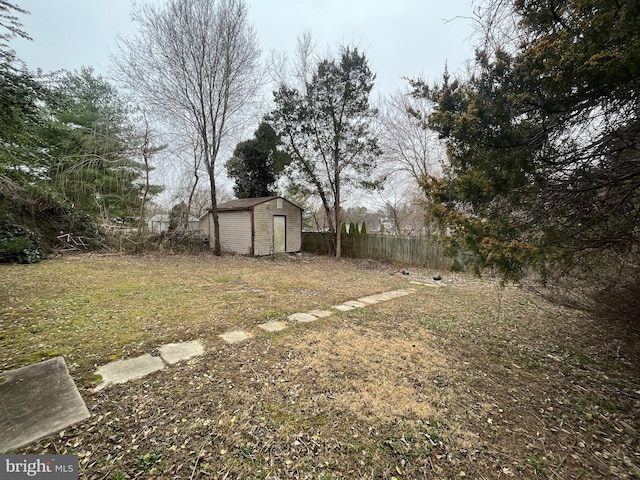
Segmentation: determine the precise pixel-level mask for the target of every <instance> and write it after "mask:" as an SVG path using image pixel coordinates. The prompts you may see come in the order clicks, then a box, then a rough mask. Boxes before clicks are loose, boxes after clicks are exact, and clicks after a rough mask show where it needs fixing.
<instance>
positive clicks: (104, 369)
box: [94, 340, 204, 392]
mask: <svg viewBox="0 0 640 480" xmlns="http://www.w3.org/2000/svg"><path fill="white" fill-rule="evenodd" d="M158 351H159V354H160V356H159V357H156V356H153V355H150V354H148V353H146V354H144V355H141V356H139V357H136V358H128V359H126V360H116V361H115V362H109V363H107V364H106V365H103V366H101V367H100V368H98V370H96V375H100V376H101V377H102V382H101V383H100V384H99V385H98V386H97V387H96V388H95V389H94V391H95V392H98V391H100V390H102V389H103V388H106V387H108V386H110V385H115V384H119V383H126V382H128V381H129V380H136V379H138V378H142V377H145V376H147V375H149V374H150V373H153V372H157V371H158V370H162V369H163V368H164V367H165V363H166V364H167V365H173V364H175V363H178V362H180V361H183V360H188V359H190V358H193V357H196V356H199V355H202V354H203V353H204V347H203V346H202V344H201V343H200V341H199V340H193V341H191V342H179V343H168V344H166V345H162V346H161V347H160V348H159V349H158Z"/></svg>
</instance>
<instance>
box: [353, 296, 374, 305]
mask: <svg viewBox="0 0 640 480" xmlns="http://www.w3.org/2000/svg"><path fill="white" fill-rule="evenodd" d="M358 301H359V302H362V303H366V304H367V305H374V304H376V303H379V300H376V299H375V298H372V297H362V298H359V299H358Z"/></svg>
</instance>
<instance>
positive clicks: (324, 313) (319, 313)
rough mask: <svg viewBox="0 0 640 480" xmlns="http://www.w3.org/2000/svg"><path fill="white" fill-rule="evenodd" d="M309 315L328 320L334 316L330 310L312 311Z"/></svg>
mask: <svg viewBox="0 0 640 480" xmlns="http://www.w3.org/2000/svg"><path fill="white" fill-rule="evenodd" d="M308 313H309V315H313V316H314V317H318V318H326V317H330V316H331V315H333V312H331V311H329V310H311V311H310V312H308Z"/></svg>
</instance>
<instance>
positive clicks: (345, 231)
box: [340, 222, 347, 235]
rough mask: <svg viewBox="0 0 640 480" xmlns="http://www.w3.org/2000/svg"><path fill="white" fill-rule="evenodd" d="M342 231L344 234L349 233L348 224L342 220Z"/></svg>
mask: <svg viewBox="0 0 640 480" xmlns="http://www.w3.org/2000/svg"><path fill="white" fill-rule="evenodd" d="M340 233H341V234H342V235H346V234H347V224H346V223H344V222H342V224H341V225H340Z"/></svg>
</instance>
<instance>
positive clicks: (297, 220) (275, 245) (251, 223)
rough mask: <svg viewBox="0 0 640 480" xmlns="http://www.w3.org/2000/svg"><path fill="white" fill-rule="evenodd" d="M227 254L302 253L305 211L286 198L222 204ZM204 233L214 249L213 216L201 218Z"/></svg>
mask: <svg viewBox="0 0 640 480" xmlns="http://www.w3.org/2000/svg"><path fill="white" fill-rule="evenodd" d="M218 223H219V227H220V246H221V249H222V251H223V252H226V253H238V254H241V255H270V254H272V253H279V252H299V251H300V249H301V247H302V208H300V207H299V206H297V205H295V204H293V203H291V202H289V201H288V200H286V199H284V198H282V197H260V198H242V199H239V200H231V201H230V202H225V203H221V204H220V205H218ZM200 230H201V231H202V233H203V234H204V235H206V236H207V237H208V238H209V245H210V246H211V248H213V247H214V242H215V235H214V230H213V214H212V213H211V211H208V212H206V213H205V214H204V215H203V216H202V217H200Z"/></svg>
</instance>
